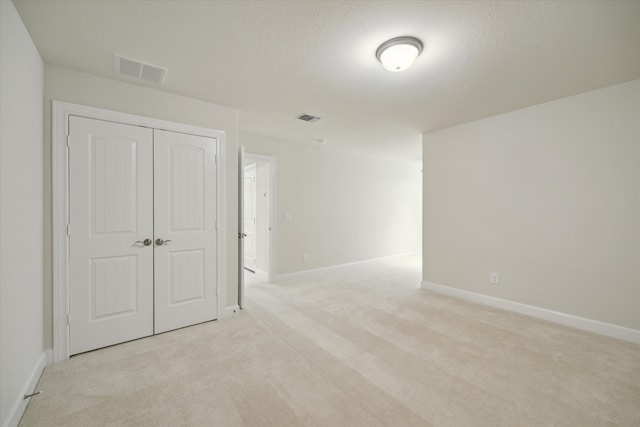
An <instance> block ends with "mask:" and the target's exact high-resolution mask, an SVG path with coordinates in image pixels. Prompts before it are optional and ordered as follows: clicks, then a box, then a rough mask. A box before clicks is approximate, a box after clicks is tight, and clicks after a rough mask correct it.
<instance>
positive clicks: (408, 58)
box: [376, 36, 422, 72]
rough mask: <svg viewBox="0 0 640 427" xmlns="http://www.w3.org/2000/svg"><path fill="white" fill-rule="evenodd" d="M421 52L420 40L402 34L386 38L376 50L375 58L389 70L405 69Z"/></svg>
mask: <svg viewBox="0 0 640 427" xmlns="http://www.w3.org/2000/svg"><path fill="white" fill-rule="evenodd" d="M420 52H422V42H421V41H420V40H418V39H417V38H415V37H410V36H404V37H396V38H395V39H391V40H387V41H386V42H384V43H382V44H381V45H380V47H379V48H378V50H376V58H378V61H380V62H381V63H382V66H383V67H384V68H386V69H387V70H389V71H393V72H397V71H402V70H406V69H407V68H409V67H410V66H411V64H413V61H415V60H416V58H417V57H418V55H420Z"/></svg>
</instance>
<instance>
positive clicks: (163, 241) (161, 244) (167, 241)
mask: <svg viewBox="0 0 640 427" xmlns="http://www.w3.org/2000/svg"><path fill="white" fill-rule="evenodd" d="M170 241H171V240H162V239H160V238H157V239H156V245H158V246H164V245H166V244H167V243H169V242H170Z"/></svg>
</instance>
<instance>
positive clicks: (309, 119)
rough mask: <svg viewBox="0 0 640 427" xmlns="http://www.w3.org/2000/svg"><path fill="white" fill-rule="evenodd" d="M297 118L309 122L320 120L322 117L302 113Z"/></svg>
mask: <svg viewBox="0 0 640 427" xmlns="http://www.w3.org/2000/svg"><path fill="white" fill-rule="evenodd" d="M296 118H297V119H298V120H302V121H303V122H309V123H313V122H317V121H318V120H320V117H318V116H312V115H311V114H300V115H299V116H298V117H296Z"/></svg>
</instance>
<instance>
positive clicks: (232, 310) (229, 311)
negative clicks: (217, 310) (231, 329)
mask: <svg viewBox="0 0 640 427" xmlns="http://www.w3.org/2000/svg"><path fill="white" fill-rule="evenodd" d="M238 314H240V306H239V305H232V306H230V307H227V308H225V309H224V313H223V314H222V318H223V319H230V318H232V317H236V316H237V315H238Z"/></svg>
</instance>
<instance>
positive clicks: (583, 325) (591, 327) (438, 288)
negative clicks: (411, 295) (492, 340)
mask: <svg viewBox="0 0 640 427" xmlns="http://www.w3.org/2000/svg"><path fill="white" fill-rule="evenodd" d="M421 288H422V289H427V290H430V291H434V292H438V293H441V294H445V295H449V296H453V297H457V298H461V299H465V300H468V301H473V302H477V303H480V304H484V305H488V306H491V307H496V308H501V309H503V310H508V311H513V312H516V313H520V314H524V315H527V316H531V317H536V318H538V319H542V320H547V321H550V322H553V323H558V324H560V325H564V326H569V327H572V328H576V329H582V330H584V331H589V332H594V333H596V334H600V335H606V336H608V337H612V338H617V339H621V340H624V341H630V342H633V343H636V344H640V330H637V329H631V328H627V327H624V326H618V325H614V324H611V323H605V322H600V321H598V320H592V319H587V318H585V317H580V316H574V315H572V314H567V313H562V312H559V311H554V310H548V309H546V308H541V307H536V306H533V305H528V304H523V303H520V302H515V301H511V300H507V299H502V298H497V297H492V296H489V295H484V294H479V293H476V292H471V291H466V290H463V289H458V288H453V287H451V286H445V285H439V284H437V283H431V282H424V281H423V282H422V285H421Z"/></svg>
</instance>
